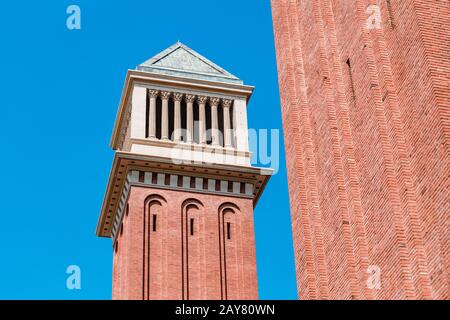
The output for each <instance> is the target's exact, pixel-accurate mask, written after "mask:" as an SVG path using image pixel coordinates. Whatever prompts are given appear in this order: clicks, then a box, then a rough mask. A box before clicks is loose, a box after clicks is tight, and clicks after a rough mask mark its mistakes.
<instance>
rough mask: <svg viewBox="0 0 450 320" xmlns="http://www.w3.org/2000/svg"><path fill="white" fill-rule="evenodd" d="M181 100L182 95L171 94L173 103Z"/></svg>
mask: <svg viewBox="0 0 450 320" xmlns="http://www.w3.org/2000/svg"><path fill="white" fill-rule="evenodd" d="M181 99H183V94H182V93H180V92H174V94H173V100H175V101H181Z"/></svg>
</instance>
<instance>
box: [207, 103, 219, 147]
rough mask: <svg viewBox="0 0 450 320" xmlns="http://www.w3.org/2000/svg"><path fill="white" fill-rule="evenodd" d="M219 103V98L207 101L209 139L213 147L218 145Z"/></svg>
mask: <svg viewBox="0 0 450 320" xmlns="http://www.w3.org/2000/svg"><path fill="white" fill-rule="evenodd" d="M219 102H220V99H219V98H210V99H209V103H210V105H211V137H212V145H213V146H218V145H219V118H218V117H217V106H218V105H219Z"/></svg>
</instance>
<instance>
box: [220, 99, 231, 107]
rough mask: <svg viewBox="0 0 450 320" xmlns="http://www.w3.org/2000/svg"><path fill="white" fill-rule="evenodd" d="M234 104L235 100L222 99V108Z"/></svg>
mask: <svg viewBox="0 0 450 320" xmlns="http://www.w3.org/2000/svg"><path fill="white" fill-rule="evenodd" d="M232 104H233V100H230V99H222V106H223V107H225V108H228V107H231V105H232Z"/></svg>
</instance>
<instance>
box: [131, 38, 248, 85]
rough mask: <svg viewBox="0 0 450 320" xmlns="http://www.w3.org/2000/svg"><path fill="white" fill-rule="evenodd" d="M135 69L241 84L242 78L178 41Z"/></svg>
mask: <svg viewBox="0 0 450 320" xmlns="http://www.w3.org/2000/svg"><path fill="white" fill-rule="evenodd" d="M136 69H137V70H140V71H147V72H153V73H159V74H165V75H173V76H180V77H187V78H193V79H202V80H210V81H216V82H226V83H236V84H243V81H242V80H240V79H239V78H237V77H236V76H234V75H232V74H231V73H229V72H228V71H226V70H225V69H223V68H221V67H219V66H218V65H217V64H215V63H214V62H211V61H210V60H208V59H206V58H205V57H204V56H202V55H201V54H199V53H198V52H196V51H194V50H192V49H191V48H189V47H188V46H186V45H184V44H183V43H181V42H179V41H178V42H177V43H175V44H174V45H172V46H170V47H169V48H167V49H165V50H164V51H162V52H160V53H158V54H157V55H156V56H154V57H153V58H151V59H149V60H147V61H145V62H143V63H141V64H140V65H138V66H137V68H136Z"/></svg>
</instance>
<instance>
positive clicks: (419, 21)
mask: <svg viewBox="0 0 450 320" xmlns="http://www.w3.org/2000/svg"><path fill="white" fill-rule="evenodd" d="M271 3H272V14H273V25H274V35H275V45H276V54H277V63H278V74H279V87H280V95H281V107H282V115H283V127H284V134H285V147H286V154H287V156H286V159H287V160H286V161H287V170H288V176H289V179H288V180H289V190H290V201H291V216H292V228H293V234H294V247H295V252H296V267H297V283H298V291H299V297H300V298H301V299H324V298H328V299H448V298H449V291H450V290H449V270H450V257H449V252H450V247H449V246H450V241H449V232H450V103H449V80H450V79H449V74H450V37H449V34H450V33H449V31H448V30H450V5H449V1H448V0H433V1H430V0H407V1H406V0H405V1H400V0H390V1H387V0H379V1H374V0H371V1H368V0H364V1H363V0H354V1H349V0H308V1H306V0H272V1H271ZM374 4H375V5H379V8H380V9H381V28H379V29H378V28H375V29H370V30H369V29H368V28H366V22H367V19H368V18H369V16H370V12H369V13H366V10H367V8H368V6H369V5H374ZM388 4H390V8H389V6H388ZM371 266H377V267H379V268H380V271H381V286H380V288H379V289H377V288H373V287H372V286H368V285H367V280H368V275H369V273H368V272H367V270H368V268H370V267H371ZM370 279H372V278H370Z"/></svg>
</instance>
